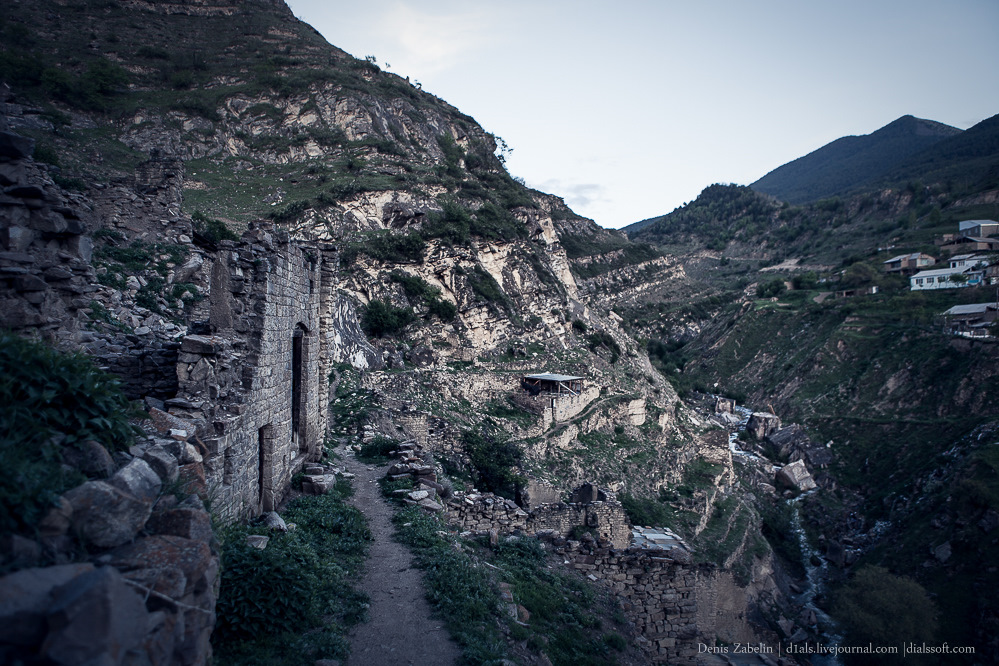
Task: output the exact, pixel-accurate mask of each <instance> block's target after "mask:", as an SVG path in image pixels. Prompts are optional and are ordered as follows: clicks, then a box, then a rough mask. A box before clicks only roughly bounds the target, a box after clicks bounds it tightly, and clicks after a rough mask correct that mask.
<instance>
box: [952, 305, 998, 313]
mask: <svg viewBox="0 0 999 666" xmlns="http://www.w3.org/2000/svg"><path fill="white" fill-rule="evenodd" d="M997 309H999V305H997V304H995V303H971V304H968V305H955V306H954V307H952V308H951V309H949V310H947V312H944V315H967V314H979V313H983V312H985V311H987V310H997Z"/></svg>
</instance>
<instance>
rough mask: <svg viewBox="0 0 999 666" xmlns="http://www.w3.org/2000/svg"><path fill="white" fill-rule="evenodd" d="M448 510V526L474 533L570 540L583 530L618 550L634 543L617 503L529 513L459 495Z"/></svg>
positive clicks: (496, 500) (484, 496)
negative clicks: (500, 533) (515, 532)
mask: <svg viewBox="0 0 999 666" xmlns="http://www.w3.org/2000/svg"><path fill="white" fill-rule="evenodd" d="M447 510H448V514H447V519H448V521H449V522H451V523H454V524H456V525H459V526H461V527H462V528H463V529H465V530H469V531H473V532H488V531H490V530H492V529H498V530H499V531H500V532H502V533H506V534H509V533H512V532H514V531H520V532H523V533H525V534H529V535H536V534H543V533H547V534H555V535H557V536H560V537H568V536H569V535H570V534H571V533H572V532H573V529H574V528H576V527H581V528H589V529H591V530H593V531H594V532H595V533H596V535H597V538H598V539H600V540H601V541H603V542H606V543H609V544H611V545H613V546H614V547H615V548H625V547H627V546H628V544H629V543H630V541H631V528H630V527H629V525H628V518H627V516H626V515H625V513H624V509H623V508H622V507H621V504H620V503H619V502H618V501H617V500H614V499H608V500H605V501H599V500H598V501H593V502H585V503H584V502H579V503H566V502H559V503H557V504H542V505H541V506H538V507H537V508H534V509H532V510H531V511H530V512H527V511H524V510H523V509H522V508H520V507H519V506H517V504H516V503H515V502H513V501H512V500H508V499H504V498H502V497H499V496H497V495H494V494H492V493H476V492H472V493H461V492H457V493H455V494H454V495H453V496H452V497H450V498H449V499H448V501H447Z"/></svg>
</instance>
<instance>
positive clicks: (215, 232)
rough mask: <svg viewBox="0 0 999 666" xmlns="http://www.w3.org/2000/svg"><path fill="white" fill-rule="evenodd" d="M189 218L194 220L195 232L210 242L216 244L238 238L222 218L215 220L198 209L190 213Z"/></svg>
mask: <svg viewBox="0 0 999 666" xmlns="http://www.w3.org/2000/svg"><path fill="white" fill-rule="evenodd" d="M191 220H192V221H193V222H194V231H195V233H198V234H201V235H202V236H204V237H205V239H207V240H208V242H210V243H212V244H217V243H218V242H219V241H224V240H232V241H237V240H239V236H237V235H236V234H235V233H233V231H232V230H231V229H229V227H228V226H226V223H225V222H223V221H222V220H216V219H215V218H212V217H208V216H207V215H205V214H204V213H202V212H201V211H200V210H196V211H194V213H193V214H192V215H191Z"/></svg>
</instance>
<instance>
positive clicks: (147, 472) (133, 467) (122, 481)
mask: <svg viewBox="0 0 999 666" xmlns="http://www.w3.org/2000/svg"><path fill="white" fill-rule="evenodd" d="M111 485H113V486H115V487H116V488H119V489H120V490H123V491H125V492H127V493H129V494H131V495H132V496H133V497H135V498H136V499H138V500H139V501H141V502H143V503H145V504H148V505H149V507H150V509H151V508H152V506H153V502H155V501H156V498H157V497H158V496H159V494H160V489H161V488H162V487H163V482H162V481H161V480H160V477H159V475H158V474H156V472H154V471H153V468H152V467H150V466H149V463H147V462H146V461H145V460H142V459H139V458H136V459H134V460H132V462H130V463H128V464H127V465H125V466H124V467H122V468H121V469H120V470H118V471H117V472H116V473H115V475H114V476H113V477H111ZM146 515H147V517H148V515H149V514H148V513H147V514H146Z"/></svg>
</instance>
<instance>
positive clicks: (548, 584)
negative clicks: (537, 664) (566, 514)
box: [394, 507, 627, 666]
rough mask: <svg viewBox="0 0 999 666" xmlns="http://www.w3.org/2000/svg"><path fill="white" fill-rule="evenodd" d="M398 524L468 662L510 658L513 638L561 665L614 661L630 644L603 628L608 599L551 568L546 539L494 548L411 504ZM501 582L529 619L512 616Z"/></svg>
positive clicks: (507, 542) (399, 516) (511, 540)
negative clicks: (603, 605)
mask: <svg viewBox="0 0 999 666" xmlns="http://www.w3.org/2000/svg"><path fill="white" fill-rule="evenodd" d="M394 522H395V523H396V528H397V537H398V538H399V540H400V541H402V542H403V543H405V544H406V545H408V546H409V547H410V549H412V551H413V553H414V555H415V558H416V564H417V566H418V567H419V568H420V569H422V570H423V580H424V584H425V586H426V588H427V598H428V600H429V601H430V603H431V605H432V606H433V608H434V610H435V611H436V612H437V613H438V614H439V615H440V616H441V618H442V619H443V620H444V623H445V625H446V626H447V628H448V631H449V632H450V633H451V636H452V637H453V638H454V639H455V640H456V641H457V642H458V644H459V645H460V646H461V648H462V652H463V655H462V663H464V664H469V665H474V666H478V665H480V664H481V665H485V664H495V663H499V662H500V660H502V659H505V658H506V659H509V658H510V655H509V653H508V648H507V640H512V641H516V642H518V643H520V644H521V645H522V646H525V647H526V649H527V650H529V651H530V652H531V653H532V654H536V655H540V654H544V655H545V657H546V658H547V660H548V661H549V662H550V663H552V664H554V665H555V666H575V665H578V664H585V665H592V666H596V665H602V664H613V663H615V657H614V653H615V651H620V650H623V649H625V648H626V646H627V640H626V639H625V638H624V636H622V635H620V634H619V633H617V632H616V631H613V630H610V631H601V629H603V622H602V620H601V619H600V617H599V616H598V615H597V614H596V612H598V611H599V609H600V606H601V600H600V599H599V598H598V597H597V595H596V594H595V593H594V591H593V589H592V588H591V587H589V586H588V585H587V584H586V583H585V582H584V581H583V580H581V579H580V578H578V577H577V576H574V575H573V574H571V573H569V572H564V571H560V570H559V569H558V568H555V567H552V566H551V565H550V564H549V561H548V557H547V556H546V554H545V551H544V548H543V546H542V545H541V543H540V542H539V541H537V540H535V539H532V538H524V537H521V538H518V537H508V538H505V539H502V540H501V541H500V543H499V545H498V546H497V547H496V548H494V549H491V548H488V547H487V546H486V545H485V542H484V541H470V540H462V539H460V538H458V537H457V536H456V535H455V534H454V533H453V531H449V528H448V527H447V526H446V525H445V524H444V523H442V522H440V521H439V519H437V518H436V517H434V516H429V515H427V514H425V513H423V512H422V511H420V510H419V509H415V508H411V507H410V508H404V509H402V510H400V511H399V512H398V513H397V514H396V516H395V518H394ZM483 563H488V564H489V565H490V566H489V567H486V566H483ZM501 583H502V584H504V585H507V586H509V589H510V592H511V593H512V595H513V598H514V600H515V602H516V603H517V604H520V605H522V606H523V607H524V608H525V609H526V610H527V611H528V612H529V613H530V620H529V622H526V623H523V624H521V623H517V622H515V621H514V620H513V619H512V618H511V615H510V614H508V612H507V607H506V605H505V604H504V603H503V602H502V599H501V597H500V594H499V591H498V590H497V586H498V585H499V584H501ZM621 620H622V621H623V617H622V618H621ZM504 634H508V639H506V640H505V639H504Z"/></svg>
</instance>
